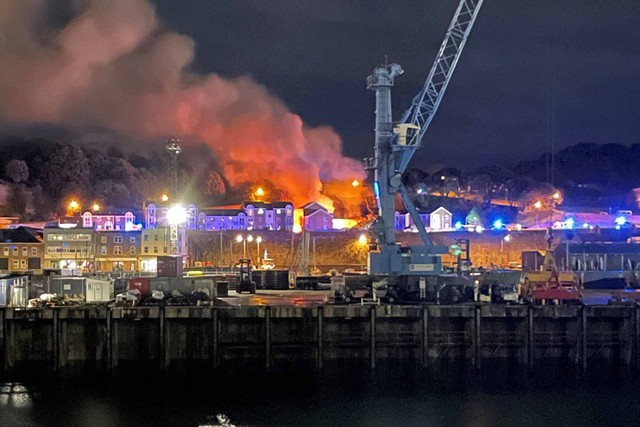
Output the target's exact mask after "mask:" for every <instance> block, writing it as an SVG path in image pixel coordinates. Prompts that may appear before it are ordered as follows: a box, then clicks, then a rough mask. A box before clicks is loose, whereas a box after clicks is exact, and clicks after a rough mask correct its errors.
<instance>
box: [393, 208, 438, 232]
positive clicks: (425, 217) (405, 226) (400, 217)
mask: <svg viewBox="0 0 640 427" xmlns="http://www.w3.org/2000/svg"><path fill="white" fill-rule="evenodd" d="M418 216H420V220H421V221H422V223H423V224H424V225H425V227H428V226H429V214H427V213H422V212H419V213H418ZM394 222H395V229H396V231H406V230H416V227H415V223H414V222H413V219H412V218H411V215H410V214H409V213H408V212H400V211H396V212H395V213H394ZM416 231H417V230H416Z"/></svg>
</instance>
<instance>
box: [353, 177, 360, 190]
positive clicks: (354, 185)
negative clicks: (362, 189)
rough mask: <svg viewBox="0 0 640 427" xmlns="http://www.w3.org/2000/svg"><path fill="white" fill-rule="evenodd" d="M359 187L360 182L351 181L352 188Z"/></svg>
mask: <svg viewBox="0 0 640 427" xmlns="http://www.w3.org/2000/svg"><path fill="white" fill-rule="evenodd" d="M358 185H360V181H358V180H357V179H354V180H353V181H351V186H352V187H354V188H355V187H357V186H358Z"/></svg>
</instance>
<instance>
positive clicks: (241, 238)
mask: <svg viewBox="0 0 640 427" xmlns="http://www.w3.org/2000/svg"><path fill="white" fill-rule="evenodd" d="M243 240H244V237H242V236H241V235H240V234H238V235H237V236H236V242H238V243H241V242H242V241H243Z"/></svg>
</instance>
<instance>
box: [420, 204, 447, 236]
mask: <svg viewBox="0 0 640 427" xmlns="http://www.w3.org/2000/svg"><path fill="white" fill-rule="evenodd" d="M425 224H426V223H425ZM452 228H453V216H452V215H451V212H449V211H448V210H446V209H445V208H444V207H442V206H440V207H439V208H438V209H436V210H435V211H433V212H431V213H430V214H429V229H430V230H437V231H440V230H451V229H452Z"/></svg>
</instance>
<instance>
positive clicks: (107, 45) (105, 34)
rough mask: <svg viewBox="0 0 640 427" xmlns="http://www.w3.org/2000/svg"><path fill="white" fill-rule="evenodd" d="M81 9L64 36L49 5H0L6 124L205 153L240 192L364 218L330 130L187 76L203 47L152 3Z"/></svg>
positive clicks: (238, 89)
mask: <svg viewBox="0 0 640 427" xmlns="http://www.w3.org/2000/svg"><path fill="white" fill-rule="evenodd" d="M72 4H73V5H74V6H75V7H76V9H75V10H74V11H73V14H72V16H71V19H69V21H68V22H67V23H66V25H65V26H63V27H62V28H60V27H58V26H57V24H58V23H57V22H54V21H55V20H54V19H51V20H50V22H48V21H47V19H46V18H47V16H48V15H47V14H48V13H49V12H50V11H52V10H54V9H55V8H54V7H50V6H51V5H50V4H47V2H46V1H39V0H4V1H3V2H2V3H1V4H0V29H2V30H3V31H2V34H0V40H1V41H2V43H1V44H0V99H2V103H0V122H5V123H15V122H21V123H53V124H56V125H62V126H66V127H71V128H75V129H79V130H83V129H84V130H86V129H106V130H109V131H111V132H113V133H115V134H117V135H121V136H123V137H124V138H125V139H128V140H130V141H140V140H147V141H155V142H156V143H158V144H161V143H162V142H163V141H164V140H165V139H166V138H167V137H173V136H175V137H180V138H181V140H182V141H183V143H186V144H188V143H189V142H205V143H206V144H207V145H208V146H209V147H210V148H211V150H212V152H213V153H215V155H216V157H217V160H218V164H219V165H220V168H221V169H222V170H221V172H222V173H223V174H224V176H225V178H226V179H227V181H228V182H229V184H231V185H232V186H236V187H238V188H239V187H241V186H244V185H250V184H253V183H255V182H256V181H257V180H260V181H263V182H269V183H271V185H272V186H273V187H274V188H278V189H281V190H282V191H283V192H284V194H283V197H286V198H288V199H289V200H291V201H293V202H294V204H295V205H296V206H302V205H304V204H305V203H307V202H309V201H314V200H318V201H320V202H321V203H322V204H325V205H327V207H328V208H330V209H333V208H334V207H335V209H336V210H339V211H351V212H352V213H353V212H356V213H357V211H358V207H359V205H360V202H359V201H357V200H356V198H354V197H353V195H350V194H351V193H350V191H355V190H356V189H357V190H361V189H362V188H363V186H352V185H351V183H352V181H353V180H359V181H361V180H362V179H363V178H364V177H365V175H364V171H363V169H362V167H361V165H360V164H359V162H358V161H355V160H353V159H350V158H346V157H344V156H343V155H342V142H341V140H340V137H339V136H338V135H337V134H336V133H335V132H334V131H333V130H332V129H331V128H329V127H316V128H311V127H309V126H306V125H305V124H304V123H303V121H302V119H301V117H300V116H298V115H296V114H294V113H292V112H290V111H289V110H288V108H287V107H286V106H285V105H284V103H283V102H282V101H280V100H279V99H277V98H275V97H274V96H273V95H271V94H270V93H269V91H268V90H267V89H266V88H265V87H264V86H262V85H260V84H259V83H257V82H256V81H254V80H253V79H251V78H249V77H239V78H235V79H227V78H223V77H221V76H219V75H216V74H206V75H203V74H197V73H194V72H192V71H190V68H191V64H192V61H193V58H194V55H195V51H194V41H193V40H191V39H190V38H189V37H186V36H184V35H180V34H177V33H174V32H170V31H166V30H165V29H164V28H163V26H162V25H161V23H159V20H158V17H157V16H156V14H155V11H154V9H153V7H152V5H151V3H150V2H149V1H148V0H109V1H102V0H85V1H79V2H72ZM42 34H47V38H46V40H48V41H46V42H45V41H43V40H45V39H43V38H42ZM43 100H46V102H43ZM186 148H187V149H188V147H186ZM337 183H341V184H339V185H338V184H337ZM343 184H344V185H343ZM349 189H351V190H349ZM329 201H330V202H331V203H329Z"/></svg>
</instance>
